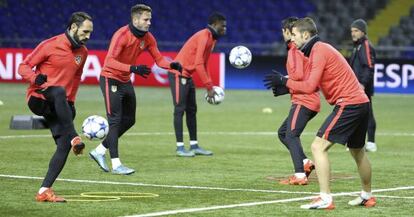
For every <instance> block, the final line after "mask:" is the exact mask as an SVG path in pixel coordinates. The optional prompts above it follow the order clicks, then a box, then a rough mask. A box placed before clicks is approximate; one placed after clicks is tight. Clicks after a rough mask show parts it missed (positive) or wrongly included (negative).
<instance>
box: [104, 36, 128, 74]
mask: <svg viewBox="0 0 414 217" xmlns="http://www.w3.org/2000/svg"><path fill="white" fill-rule="evenodd" d="M125 46H126V37H125V31H123V32H117V33H115V35H114V36H113V38H112V40H111V44H110V45H109V50H108V54H107V55H108V57H107V60H106V62H105V64H106V66H107V67H108V68H111V69H115V70H118V71H122V72H129V71H130V67H131V65H129V64H125V63H122V62H120V61H119V56H120V55H121V53H122V51H123V49H124V47H125Z"/></svg>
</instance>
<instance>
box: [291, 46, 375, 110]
mask: <svg viewBox="0 0 414 217" xmlns="http://www.w3.org/2000/svg"><path fill="white" fill-rule="evenodd" d="M309 60H310V67H311V70H310V76H309V78H308V79H307V80H304V81H294V80H292V79H288V81H287V84H286V86H287V87H288V88H289V89H291V90H292V91H293V93H313V92H315V91H316V90H317V89H318V87H320V89H321V91H322V93H323V94H324V96H325V98H326V100H327V101H328V103H329V104H331V105H334V104H336V105H352V104H361V103H365V102H369V100H368V97H367V95H366V94H365V93H364V90H363V89H362V88H361V87H360V85H359V82H358V80H357V78H356V76H355V73H354V72H353V71H352V69H351V67H350V66H349V65H348V63H347V62H346V60H345V58H344V57H343V56H342V55H341V54H340V53H339V52H338V51H337V50H336V49H335V48H333V47H332V46H331V45H329V44H327V43H324V42H316V43H315V45H314V46H313V48H312V51H311V54H310V57H309Z"/></svg>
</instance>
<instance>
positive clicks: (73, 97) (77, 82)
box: [68, 52, 88, 102]
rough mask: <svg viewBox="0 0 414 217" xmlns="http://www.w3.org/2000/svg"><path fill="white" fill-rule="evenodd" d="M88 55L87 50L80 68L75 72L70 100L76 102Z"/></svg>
mask: <svg viewBox="0 0 414 217" xmlns="http://www.w3.org/2000/svg"><path fill="white" fill-rule="evenodd" d="M87 57H88V55H87V52H86V54H85V55H84V56H83V60H82V63H81V65H80V66H79V69H78V71H77V72H76V74H75V77H74V78H73V84H72V90H71V92H70V94H69V96H68V101H70V102H75V100H76V95H77V93H78V90H79V85H80V82H81V78H82V73H83V67H84V66H85V62H86V58H87Z"/></svg>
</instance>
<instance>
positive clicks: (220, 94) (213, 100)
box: [204, 86, 225, 105]
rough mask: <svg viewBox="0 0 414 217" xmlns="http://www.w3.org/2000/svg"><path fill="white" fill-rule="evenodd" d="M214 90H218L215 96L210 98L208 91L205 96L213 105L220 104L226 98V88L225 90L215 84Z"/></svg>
mask: <svg viewBox="0 0 414 217" xmlns="http://www.w3.org/2000/svg"><path fill="white" fill-rule="evenodd" d="M213 90H214V92H216V94H214V97H212V98H210V97H208V93H206V94H205V95H204V98H205V99H206V101H207V102H208V103H210V104H211V105H218V104H220V103H221V102H223V100H224V95H225V94H224V90H223V88H221V87H218V86H213Z"/></svg>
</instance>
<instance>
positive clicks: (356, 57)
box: [349, 19, 377, 152]
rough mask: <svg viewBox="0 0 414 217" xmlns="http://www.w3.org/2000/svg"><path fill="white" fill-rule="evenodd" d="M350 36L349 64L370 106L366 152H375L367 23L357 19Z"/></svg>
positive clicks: (371, 57)
mask: <svg viewBox="0 0 414 217" xmlns="http://www.w3.org/2000/svg"><path fill="white" fill-rule="evenodd" d="M351 36H352V41H353V42H354V49H353V51H352V55H351V58H350V60H349V64H350V65H351V68H352V69H353V70H354V72H355V74H356V76H357V78H358V81H359V83H360V84H361V87H362V88H363V89H364V91H365V93H366V94H367V96H368V99H369V102H370V104H371V106H370V109H369V120H368V142H367V144H365V149H366V150H367V151H371V152H375V151H377V145H376V144H375V130H376V127H377V124H376V122H375V118H374V112H373V111H372V97H373V96H374V66H375V50H374V47H373V46H372V45H371V43H370V42H369V40H368V37H367V23H366V22H365V20H363V19H357V20H355V21H354V22H352V24H351Z"/></svg>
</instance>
